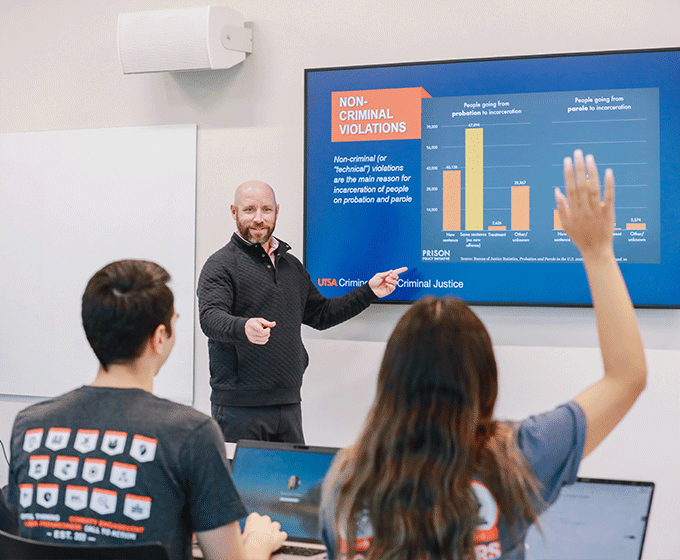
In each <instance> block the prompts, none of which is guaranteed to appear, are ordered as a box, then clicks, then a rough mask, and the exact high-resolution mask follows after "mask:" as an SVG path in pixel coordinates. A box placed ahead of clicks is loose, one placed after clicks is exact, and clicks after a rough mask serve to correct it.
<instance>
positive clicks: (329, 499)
mask: <svg viewBox="0 0 680 560" xmlns="http://www.w3.org/2000/svg"><path fill="white" fill-rule="evenodd" d="M340 453H342V452H340ZM338 455H339V454H338ZM338 460H339V459H338V456H336V457H335V459H333V463H332V464H331V467H330V468H329V469H328V472H327V473H326V476H325V478H324V481H323V484H322V486H321V507H320V508H319V527H320V528H321V540H322V541H323V543H324V544H325V545H326V549H327V550H328V560H334V558H335V522H334V519H335V505H336V503H337V499H338V491H339V485H338V483H337V478H336V475H337V472H336V470H337V461H338Z"/></svg>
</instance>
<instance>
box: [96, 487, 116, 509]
mask: <svg viewBox="0 0 680 560" xmlns="http://www.w3.org/2000/svg"><path fill="white" fill-rule="evenodd" d="M117 500H118V494H116V493H115V492H114V491H113V490H104V489H102V488H93V489H92V495H91V496H90V509H91V510H93V511H96V512H97V513H98V514H100V515H108V514H109V513H113V512H114V511H116V501H117Z"/></svg>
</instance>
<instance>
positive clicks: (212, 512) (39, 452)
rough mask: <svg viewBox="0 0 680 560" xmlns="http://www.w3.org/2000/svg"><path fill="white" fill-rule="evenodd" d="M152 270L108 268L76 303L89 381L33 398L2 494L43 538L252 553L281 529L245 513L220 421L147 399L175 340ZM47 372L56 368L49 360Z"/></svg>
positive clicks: (165, 277) (266, 549)
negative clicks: (91, 361)
mask: <svg viewBox="0 0 680 560" xmlns="http://www.w3.org/2000/svg"><path fill="white" fill-rule="evenodd" d="M169 280H170V275H169V274H168V273H167V271H165V269H163V268H162V267H161V266H159V265H157V264H155V263H152V262H148V261H138V260H125V261H118V262H114V263H111V264H109V265H107V266H105V267H104V268H102V269H101V270H100V271H98V272H97V273H96V274H95V275H94V276H93V277H92V278H91V279H90V281H89V282H88V284H87V287H86V289H85V293H84V294H83V299H82V320H83V327H84V329H85V334H86V336H87V340H88V341H89V343H90V345H91V346H92V349H93V350H94V352H95V354H96V355H97V358H98V359H99V362H100V366H99V370H98V372H97V376H96V378H95V380H94V382H93V383H92V384H91V385H88V386H83V387H80V388H78V389H75V390H73V391H71V392H69V393H66V394H64V395H61V396H58V397H55V398H52V399H49V400H46V401H44V402H41V403H38V404H35V405H32V406H30V407H28V408H26V409H25V410H23V411H22V412H20V413H19V414H18V415H17V418H16V420H15V423H14V428H13V430H12V443H11V466H10V477H9V501H10V502H11V503H13V504H14V505H16V507H17V508H18V521H19V533H20V535H22V536H24V537H27V538H31V539H35V540H40V541H50V542H63V541H68V542H69V543H70V544H73V543H82V544H84V545H95V546H96V545H126V544H130V543H142V542H152V541H160V542H162V543H163V544H164V545H165V546H166V548H167V549H168V552H169V555H170V558H171V559H173V560H187V559H188V558H190V557H191V539H192V535H193V534H194V533H196V535H197V537H198V541H199V543H200V545H201V547H202V548H203V552H204V555H205V557H206V558H207V559H209V560H212V559H240V558H246V559H248V560H263V559H266V558H268V557H269V556H270V554H271V552H272V551H273V550H275V549H277V548H278V547H279V546H280V545H281V543H282V542H283V540H285V538H286V534H285V533H284V532H282V531H281V530H280V524H279V523H278V522H272V521H271V519H269V518H268V517H262V516H259V515H258V514H256V513H255V514H251V516H249V517H248V519H247V521H246V525H245V529H244V531H243V534H241V531H240V527H239V522H238V520H239V519H240V518H243V517H246V510H245V509H244V507H243V504H242V503H241V500H240V497H239V495H238V493H237V492H236V489H235V488H234V485H233V483H232V480H231V476H230V474H229V468H228V463H227V458H226V453H225V448H224V441H223V438H222V433H221V431H220V428H219V426H218V425H217V424H216V422H215V421H214V420H212V419H211V418H210V417H209V416H206V415H204V414H202V413H200V412H198V411H196V410H194V409H192V408H190V407H187V406H184V405H180V404H178V403H174V402H171V401H168V400H165V399H161V398H159V397H156V396H154V395H153V394H152V392H151V391H152V389H153V379H154V377H155V375H156V374H157V373H158V371H159V370H160V368H161V366H162V365H163V364H164V363H165V361H166V359H167V358H168V356H169V354H170V352H171V350H172V347H173V345H174V342H175V334H174V327H175V321H176V320H177V314H176V313H175V310H174V297H173V294H172V291H171V290H170V288H169V287H168V285H167V283H168V282H169ZM55 375H59V371H58V366H56V367H55Z"/></svg>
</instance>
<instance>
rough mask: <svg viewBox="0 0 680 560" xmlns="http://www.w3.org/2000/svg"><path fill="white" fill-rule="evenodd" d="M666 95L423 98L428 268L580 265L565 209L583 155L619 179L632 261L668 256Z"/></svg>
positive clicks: (624, 246) (624, 241)
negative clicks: (560, 209) (662, 230)
mask: <svg viewBox="0 0 680 560" xmlns="http://www.w3.org/2000/svg"><path fill="white" fill-rule="evenodd" d="M658 130H659V113H658V90H655V89H654V88H638V89H632V90H631V89H629V90H615V91H607V92H599V91H597V92H595V91H591V92H549V93H540V92H539V93H520V94H505V95H503V96H493V95H485V96H481V95H480V96H478V97H476V98H471V97H447V98H432V99H424V100H423V118H422V146H421V166H422V193H421V194H422V196H421V202H422V213H421V217H422V221H421V245H422V248H423V260H431V258H430V256H431V255H432V254H434V253H432V251H435V252H437V253H436V254H437V255H440V257H439V259H438V260H447V261H449V262H451V261H453V262H455V261H478V262H483V261H485V260H486V261H494V260H499V259H501V260H502V259H506V260H519V261H526V262H540V261H549V262H554V261H555V260H557V261H562V260H563V261H564V262H573V260H574V258H577V257H578V252H577V251H576V248H575V247H574V246H573V245H572V244H571V242H570V240H569V238H568V236H567V234H566V233H565V231H564V229H563V227H562V224H561V223H560V218H559V215H558V213H557V210H556V206H555V201H554V189H555V187H560V188H562V185H563V177H562V160H563V158H564V156H567V155H571V153H572V152H573V150H574V149H576V148H580V149H583V150H584V151H586V152H589V153H593V155H594V156H595V159H596V161H597V163H598V166H599V168H600V169H601V173H603V172H604V168H606V167H610V168H612V169H613V171H614V175H615V178H616V181H617V190H616V218H617V222H616V225H615V234H614V235H615V244H616V253H617V255H619V256H620V260H621V261H623V262H636V263H654V262H658V260H659V227H658V224H659V216H660V202H659V196H660V195H659V193H660V185H659V171H658V169H659V134H658Z"/></svg>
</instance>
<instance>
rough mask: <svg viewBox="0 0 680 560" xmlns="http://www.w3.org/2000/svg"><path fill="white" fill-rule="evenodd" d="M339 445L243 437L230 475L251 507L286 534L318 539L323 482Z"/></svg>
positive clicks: (307, 540)
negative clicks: (258, 439)
mask: <svg viewBox="0 0 680 560" xmlns="http://www.w3.org/2000/svg"><path fill="white" fill-rule="evenodd" d="M337 451H338V449H337V448H332V447H312V446H307V445H298V444H288V443H270V442H260V441H257V442H256V441H249V440H241V441H239V442H238V444H237V445H236V453H235V454H234V462H233V467H232V478H233V480H234V484H235V485H236V489H237V490H238V492H239V494H240V495H241V499H242V500H243V504H244V505H245V507H246V509H247V510H248V511H249V512H253V511H256V512H258V513H260V514H261V515H269V516H270V517H271V518H272V519H274V520H276V521H278V522H280V523H281V528H282V529H283V530H284V531H286V532H287V533H288V538H289V540H296V541H301V542H318V541H319V540H320V529H319V505H320V503H321V483H322V482H323V478H324V476H325V475H326V471H328V468H329V467H330V465H331V462H332V461H333V458H334V457H335V453H336V452H337Z"/></svg>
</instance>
